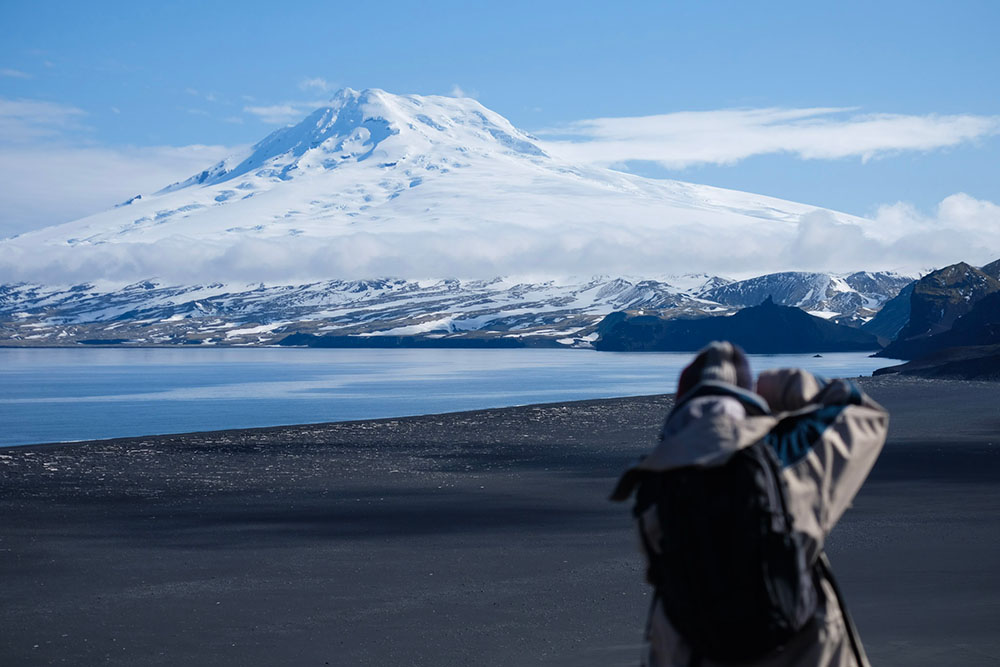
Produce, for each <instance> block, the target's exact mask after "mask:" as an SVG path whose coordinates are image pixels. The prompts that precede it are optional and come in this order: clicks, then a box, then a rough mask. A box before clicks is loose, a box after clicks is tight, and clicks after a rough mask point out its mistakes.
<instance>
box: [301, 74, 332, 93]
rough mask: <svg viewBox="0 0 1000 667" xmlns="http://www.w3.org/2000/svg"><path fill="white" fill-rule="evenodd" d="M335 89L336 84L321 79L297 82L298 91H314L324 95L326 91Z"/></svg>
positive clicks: (315, 78)
mask: <svg viewBox="0 0 1000 667" xmlns="http://www.w3.org/2000/svg"><path fill="white" fill-rule="evenodd" d="M334 88H336V84H334V83H330V82H329V81H327V80H326V79H324V78H323V77H320V76H317V77H313V78H311V79H303V80H302V81H300V82H299V89H300V90H315V91H318V92H320V93H325V92H327V91H330V90H333V89H334Z"/></svg>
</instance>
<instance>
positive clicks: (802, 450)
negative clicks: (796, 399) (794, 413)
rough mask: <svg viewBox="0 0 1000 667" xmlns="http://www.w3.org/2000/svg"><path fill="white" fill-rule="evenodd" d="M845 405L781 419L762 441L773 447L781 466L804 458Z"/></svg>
mask: <svg viewBox="0 0 1000 667" xmlns="http://www.w3.org/2000/svg"><path fill="white" fill-rule="evenodd" d="M846 408H847V406H846V405H830V406H827V407H824V408H820V409H819V410H815V411H813V412H809V413H807V414H804V415H801V416H799V417H792V418H789V419H783V420H782V421H780V422H778V424H777V425H776V426H775V427H774V428H773V429H771V432H770V433H768V434H767V435H766V436H764V442H766V443H767V444H768V445H770V446H771V448H772V449H774V452H775V453H776V454H777V455H778V459H779V460H780V461H781V465H782V467H783V468H787V467H789V466H792V465H795V464H796V463H798V462H799V461H801V460H802V459H804V458H805V457H806V456H807V455H808V454H809V452H810V451H811V450H812V448H813V447H814V446H815V445H816V443H817V442H819V439H820V438H821V437H822V436H823V431H825V430H826V429H828V428H829V427H830V425H831V424H833V422H835V421H836V420H837V417H839V416H840V413H841V412H843V411H844V410H845V409H846Z"/></svg>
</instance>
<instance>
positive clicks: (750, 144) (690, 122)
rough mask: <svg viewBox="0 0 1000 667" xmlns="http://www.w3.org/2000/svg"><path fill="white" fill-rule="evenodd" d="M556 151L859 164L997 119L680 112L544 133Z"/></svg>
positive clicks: (685, 162) (589, 157) (979, 131)
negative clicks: (785, 157)
mask: <svg viewBox="0 0 1000 667" xmlns="http://www.w3.org/2000/svg"><path fill="white" fill-rule="evenodd" d="M536 134H538V135H540V136H542V137H549V138H550V139H549V140H548V141H547V142H546V143H547V145H549V146H550V147H551V148H552V150H553V151H554V152H557V153H558V154H560V155H562V156H563V157H566V158H567V159H571V160H575V161H578V162H587V163H590V164H599V165H602V166H613V165H621V164H624V163H626V162H630V161H637V160H641V161H647V162H656V163H658V164H661V165H663V166H665V167H667V168H670V169H683V168H685V167H691V166H695V165H701V164H734V163H736V162H739V161H741V160H745V159H747V158H749V157H753V156H755V155H766V154H772V153H789V154H792V155H795V156H797V157H799V158H802V159H805V160H836V159H840V158H848V157H858V158H861V159H863V160H869V159H872V158H877V157H880V156H882V155H885V154H888V153H894V152H900V151H929V150H934V149H938V148H945V147H949V146H956V145H958V144H962V143H965V142H969V141H975V140H977V139H981V138H984V137H988V136H992V135H996V134H1000V116H977V115H969V114H960V115H937V114H930V115H924V116H915V115H904V114H886V113H881V114H861V113H857V109H854V108H808V109H781V108H768V109H729V110H720V111H684V112H679V113H670V114H661V115H656V116H640V117H633V118H595V119H592V120H581V121H576V122H574V123H569V124H568V125H566V126H563V127H557V128H549V129H546V130H542V131H538V132H536Z"/></svg>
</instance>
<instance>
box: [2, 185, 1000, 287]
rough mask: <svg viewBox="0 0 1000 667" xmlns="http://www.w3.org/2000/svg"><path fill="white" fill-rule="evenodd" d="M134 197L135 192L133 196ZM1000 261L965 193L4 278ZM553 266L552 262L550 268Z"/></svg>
mask: <svg viewBox="0 0 1000 667" xmlns="http://www.w3.org/2000/svg"><path fill="white" fill-rule="evenodd" d="M123 198H124V197H123ZM998 258H1000V206H997V205H996V204H994V203H992V202H988V201H982V200H977V199H975V198H973V197H970V196H968V195H965V194H955V195H952V196H950V197H947V198H946V199H944V200H943V201H942V202H941V203H940V204H939V205H938V206H937V207H936V209H935V210H934V211H932V212H930V213H926V214H924V213H920V212H918V211H916V210H914V209H913V208H912V207H910V206H908V205H906V204H893V205H889V206H885V207H883V208H882V209H881V210H880V211H879V213H878V215H877V216H875V218H874V219H872V220H859V221H858V222H856V223H851V222H843V219H841V220H840V221H838V220H836V219H835V218H834V217H833V216H831V215H830V214H829V213H827V212H824V211H815V212H812V213H809V214H806V215H804V216H803V217H802V218H801V220H800V221H799V222H798V224H797V225H790V226H785V225H778V226H773V227H770V228H769V229H762V231H761V233H759V234H752V235H748V234H747V233H746V230H745V229H741V230H738V229H734V230H732V231H729V232H727V231H725V230H724V229H715V230H712V231H710V232H709V231H705V230H701V229H698V228H697V227H686V228H681V229H677V230H675V231H673V232H671V233H663V231H662V230H658V229H657V228H655V227H637V228H633V227H629V226H617V225H606V226H598V227H594V226H588V227H587V228H586V229H582V228H580V227H579V226H578V225H577V224H576V223H575V222H573V223H566V224H557V225H553V226H550V227H537V226H532V227H526V226H521V225H516V224H510V223H501V224H495V223H491V224H490V226H489V232H488V233H484V232H483V229H482V228H481V227H478V226H470V227H464V228H456V227H454V226H449V227H448V228H446V229H441V230H426V229H424V230H421V231H412V232H411V231H400V230H392V229H384V230H379V231H377V232H376V231H364V230H362V231H356V232H355V231H352V232H350V233H347V234H344V235H340V236H335V237H331V238H316V237H308V236H302V237H281V238H263V239H257V238H253V237H244V238H241V239H239V240H238V241H236V242H234V243H226V244H218V243H209V242H203V243H197V242H195V243H192V242H191V240H190V239H188V238H182V237H168V238H164V239H162V240H159V241H156V242H153V243H106V244H101V245H95V246H76V247H68V246H50V247H47V248H46V249H45V252H44V253H37V252H35V253H32V254H27V253H25V252H22V251H21V250H20V249H19V247H18V245H17V242H16V241H15V242H13V243H0V282H6V281H17V280H29V281H41V282H50V283H59V282H77V281H84V280H93V279H94V278H95V276H100V277H103V278H105V279H108V280H126V281H130V280H136V279H142V278H149V277H154V276H155V277H159V278H162V279H164V280H167V281H170V282H177V283H185V282H203V281H207V280H221V279H228V280H241V281H266V282H295V281H303V282H304V281H309V280H314V279H319V278H330V277H338V278H355V277H363V278H371V277H375V276H401V277H406V278H426V277H435V278H441V277H450V276H455V277H463V278H485V277H493V276H497V275H536V276H539V275H547V276H565V275H578V276H579V275H582V276H589V275H594V274H611V275H632V276H643V275H644V276H656V275H662V274H666V273H685V272H708V273H714V274H716V275H728V276H730V277H748V276H750V275H760V274H762V273H768V272H772V271H783V270H813V271H815V270H829V271H837V272H847V271H855V270H861V269H872V270H874V269H901V270H906V271H910V272H913V271H916V270H919V269H929V268H933V267H940V266H944V265H946V264H951V263H954V262H958V261H967V262H970V263H973V264H976V265H983V264H985V263H987V262H990V261H992V260H995V259H998ZM543 267H544V268H543Z"/></svg>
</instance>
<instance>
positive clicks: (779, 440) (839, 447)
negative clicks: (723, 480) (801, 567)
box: [757, 369, 889, 556]
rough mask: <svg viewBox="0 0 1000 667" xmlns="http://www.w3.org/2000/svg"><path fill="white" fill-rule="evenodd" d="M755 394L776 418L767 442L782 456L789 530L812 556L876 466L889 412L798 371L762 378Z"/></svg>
mask: <svg viewBox="0 0 1000 667" xmlns="http://www.w3.org/2000/svg"><path fill="white" fill-rule="evenodd" d="M757 391H758V393H759V394H760V395H761V396H763V397H764V398H765V399H766V400H767V401H768V404H770V406H771V408H772V410H773V411H774V412H776V413H781V419H780V421H779V423H778V425H777V426H775V428H774V429H773V430H772V431H771V432H770V433H769V434H768V436H767V440H768V443H769V444H770V445H771V446H772V447H773V448H774V450H775V452H776V453H777V454H778V458H779V459H781V463H782V466H783V469H784V475H785V481H786V482H787V485H788V492H789V493H788V495H789V505H790V507H789V509H790V511H791V513H792V515H793V517H794V519H795V525H796V527H797V528H799V529H800V530H802V531H803V532H804V533H806V534H807V535H808V536H809V537H810V538H812V540H813V541H814V542H815V545H814V546H815V553H814V554H812V555H813V556H815V555H817V554H818V553H819V550H820V549H822V548H823V543H824V542H825V540H826V536H827V535H828V534H829V532H830V531H831V530H832V529H833V527H834V525H836V523H837V521H838V520H839V519H840V517H841V516H842V515H843V514H844V512H845V511H846V510H847V508H848V507H849V506H850V504H851V501H852V500H853V499H854V496H855V495H856V494H857V493H858V490H859V489H860V488H861V485H862V484H863V483H864V481H865V479H866V478H867V477H868V473H869V472H870V471H871V469H872V466H873V465H874V464H875V460H876V459H877V458H878V455H879V452H880V451H881V450H882V445H883V444H884V443H885V438H886V435H887V433H888V429H889V414H888V412H886V410H885V408H883V407H882V406H880V405H879V404H878V403H876V402H875V401H874V400H872V399H871V397H869V396H867V395H866V394H865V393H864V392H862V391H861V390H860V389H859V388H858V386H857V385H855V384H854V383H853V382H850V381H848V380H833V381H831V382H826V381H823V380H820V379H817V378H816V377H814V376H813V375H812V374H810V373H808V372H807V371H803V370H799V369H794V370H792V369H782V370H778V371H765V372H763V373H761V375H760V378H759V380H758V385H757Z"/></svg>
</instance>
